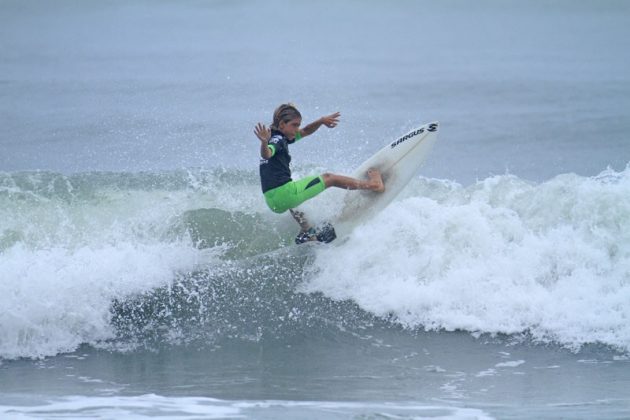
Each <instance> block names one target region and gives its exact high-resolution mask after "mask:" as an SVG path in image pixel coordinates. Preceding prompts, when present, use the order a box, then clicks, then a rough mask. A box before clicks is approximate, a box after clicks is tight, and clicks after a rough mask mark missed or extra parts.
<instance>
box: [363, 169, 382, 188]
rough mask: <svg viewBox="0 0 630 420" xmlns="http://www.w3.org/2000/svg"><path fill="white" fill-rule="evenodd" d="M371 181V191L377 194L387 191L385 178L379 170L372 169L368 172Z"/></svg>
mask: <svg viewBox="0 0 630 420" xmlns="http://www.w3.org/2000/svg"><path fill="white" fill-rule="evenodd" d="M367 175H368V179H369V189H370V190H372V191H375V192H383V191H385V184H383V178H382V177H381V172H380V171H379V170H378V169H374V168H370V169H368V171H367Z"/></svg>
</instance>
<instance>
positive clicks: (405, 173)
mask: <svg viewBox="0 0 630 420" xmlns="http://www.w3.org/2000/svg"><path fill="white" fill-rule="evenodd" d="M438 127H439V123H438V122H437V121H436V122H432V123H429V124H426V125H423V126H422V127H418V128H416V129H414V130H411V131H410V132H408V133H407V134H405V135H403V136H401V137H398V138H396V139H395V140H393V141H391V142H389V143H387V144H386V145H385V146H384V147H383V148H382V149H381V150H379V151H378V152H376V153H375V154H374V155H373V156H372V157H371V158H369V159H368V160H366V161H365V162H363V163H362V164H361V166H359V167H358V168H357V169H356V170H355V171H354V173H353V174H352V176H353V177H354V178H359V179H366V178H367V170H368V169H370V168H376V169H378V170H379V171H381V176H382V177H383V183H384V184H385V191H384V192H382V193H377V192H373V191H348V192H346V193H345V196H344V205H343V208H342V210H341V212H340V213H339V215H338V216H337V217H336V218H335V219H333V220H332V225H333V226H334V228H335V231H336V232H337V235H338V236H345V235H347V234H349V233H350V232H351V231H352V229H354V227H356V226H357V225H358V224H360V223H363V222H365V221H366V220H367V219H369V218H370V217H372V216H374V215H375V214H376V213H378V212H380V211H381V210H383V209H384V208H385V207H387V205H388V204H389V203H391V202H392V201H393V200H394V199H395V198H396V196H398V194H399V193H400V192H401V191H402V190H403V188H404V187H405V186H406V185H407V184H408V183H409V181H411V179H412V178H413V176H414V175H416V174H417V173H418V169H420V167H421V166H422V164H423V163H424V161H425V160H426V158H427V155H428V154H429V152H430V151H431V148H432V147H433V144H434V143H435V141H436V140H437V133H438Z"/></svg>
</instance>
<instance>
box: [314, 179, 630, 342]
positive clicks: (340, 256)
mask: <svg viewBox="0 0 630 420" xmlns="http://www.w3.org/2000/svg"><path fill="white" fill-rule="evenodd" d="M336 245H337V246H331V247H322V248H321V249H320V251H319V253H318V255H317V259H316V261H315V265H314V267H313V270H312V273H311V274H312V276H311V279H310V281H309V282H308V283H307V284H306V285H305V286H304V288H305V290H306V291H321V292H324V293H325V294H326V295H327V296H329V297H332V298H334V299H352V300H354V301H356V302H357V303H358V304H359V305H361V306H362V307H363V308H364V309H366V310H368V311H370V312H373V313H374V314H377V315H382V316H390V315H394V316H395V317H396V318H397V319H398V320H399V321H400V322H401V323H403V324H404V325H406V326H408V327H410V328H426V329H445V330H458V329H461V330H467V331H471V332H481V333H507V334H514V333H521V332H526V331H527V332H530V333H531V334H532V335H533V337H534V338H535V339H538V340H543V341H550V340H553V341H557V342H560V343H562V344H564V345H566V346H568V347H571V348H575V349H576V348H579V347H580V346H581V345H583V344H585V343H592V342H600V343H604V344H608V345H612V346H617V347H620V348H622V349H626V350H628V349H630V324H628V322H627V320H628V319H629V318H630V304H628V302H630V169H626V170H625V171H623V172H621V173H615V172H614V171H610V170H609V171H606V172H604V173H602V174H600V175H599V176H597V177H592V178H585V177H579V176H576V175H562V176H559V177H557V178H554V179H552V180H550V181H548V182H545V183H542V184H538V185H536V184H530V183H527V182H524V181H522V180H520V179H518V178H516V177H513V176H498V177H493V178H489V179H487V180H485V181H483V182H479V183H477V184H476V185H473V186H472V187H469V188H464V187H461V186H459V185H456V184H452V183H450V182H443V181H437V180H422V179H420V180H418V181H417V182H415V183H414V185H412V186H411V187H410V189H409V190H407V191H406V192H405V198H403V199H402V200H399V201H397V202H394V203H393V204H392V205H390V207H388V208H387V209H386V210H385V211H383V212H381V213H380V214H379V215H378V216H377V217H376V218H375V219H373V220H371V221H369V222H367V223H366V224H365V225H363V226H362V227H361V228H359V229H357V230H355V231H354V232H353V233H352V235H351V236H350V237H349V238H348V240H347V241H346V242H343V243H341V241H340V243H337V244H336Z"/></svg>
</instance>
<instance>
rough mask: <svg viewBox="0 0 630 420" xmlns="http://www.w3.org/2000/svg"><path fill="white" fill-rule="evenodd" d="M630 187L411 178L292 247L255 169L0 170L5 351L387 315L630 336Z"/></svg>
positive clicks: (148, 341)
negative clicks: (330, 230) (364, 214)
mask: <svg viewBox="0 0 630 420" xmlns="http://www.w3.org/2000/svg"><path fill="white" fill-rule="evenodd" d="M629 190H630V169H626V170H624V171H621V172H615V171H612V170H607V171H604V172H602V173H601V174H599V175H598V176H595V177H580V176H577V175H572V174H564V175H560V176H558V177H556V178H554V179H552V180H549V181H547V182H543V183H531V182H527V181H525V180H522V179H519V178H518V177H516V176H512V175H503V176H496V177H491V178H488V179H485V180H483V181H480V182H477V183H476V184H474V185H471V186H468V187H464V186H461V185H458V184H456V183H453V182H450V181H445V180H436V179H426V178H417V179H415V180H413V181H412V183H411V184H410V185H409V186H408V187H407V189H406V190H405V191H404V192H403V195H402V196H401V197H400V198H399V199H398V200H397V201H395V202H394V203H393V204H392V205H390V206H389V207H388V208H387V209H386V210H385V211H383V212H381V213H380V214H379V215H378V216H376V217H375V218H374V219H372V220H370V221H366V222H365V223H364V224H362V225H361V226H360V227H359V228H358V229H356V230H355V231H354V232H352V234H351V235H350V236H349V237H347V238H344V239H342V240H338V241H335V242H333V243H332V244H331V245H327V246H319V245H318V244H315V245H307V246H300V247H296V246H293V245H292V237H293V235H294V234H295V227H294V226H293V224H294V223H293V222H292V221H291V220H290V217H289V216H286V217H285V216H278V215H275V214H273V213H272V212H270V211H269V210H267V209H266V208H265V205H264V202H263V200H262V196H261V194H260V190H259V185H258V179H257V174H256V173H254V172H247V171H236V170H214V171H203V170H188V171H179V172H164V173H83V174H75V175H61V174H56V173H49V172H31V173H0V279H1V281H0V307H1V308H2V312H1V313H0V357H2V358H5V359H11V358H17V357H44V356H50V355H55V354H58V353H60V352H67V351H72V350H74V349H76V348H77V347H78V346H79V345H81V344H83V343H88V344H91V345H97V346H106V347H108V348H114V349H126V348H136V347H138V346H145V347H153V346H160V345H164V344H166V345H168V344H172V343H182V342H183V343H191V342H198V343H206V344H207V343H217V342H220V340H225V339H245V340H264V339H280V340H282V339H287V338H290V337H296V336H298V337H299V336H300V335H303V334H309V335H314V334H315V335H317V334H319V335H322V336H324V337H326V336H330V335H332V336H336V335H338V334H350V335H352V334H355V333H357V332H360V331H364V330H365V329H366V328H385V327H387V328H391V327H392V326H396V327H402V328H405V329H408V330H412V331H418V330H448V331H451V330H464V331H469V332H471V333H473V334H486V333H487V334H497V333H501V334H503V333H504V334H511V335H518V334H527V335H528V336H529V337H532V338H533V340H535V341H542V342H555V343H559V344H561V345H563V346H566V347H569V348H571V349H574V350H578V349H579V348H580V347H581V346H583V345H584V344H587V343H601V344H604V345H608V346H612V347H614V348H617V349H620V350H622V351H628V350H630V327H629V326H628V325H627V322H625V321H626V320H627V319H628V318H629V317H630V304H628V302H630V299H629V298H630V194H629V193H630V191H629ZM335 198H336V196H335V194H333V193H326V194H324V195H322V196H321V198H320V197H318V198H317V200H319V202H318V205H319V206H320V207H322V208H330V207H331V206H332V204H334V203H333V202H334V200H335ZM324 212H325V211H324Z"/></svg>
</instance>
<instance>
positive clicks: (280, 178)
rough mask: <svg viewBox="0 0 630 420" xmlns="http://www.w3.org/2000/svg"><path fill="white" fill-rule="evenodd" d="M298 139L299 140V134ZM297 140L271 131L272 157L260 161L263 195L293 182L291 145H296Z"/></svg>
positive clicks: (270, 146) (270, 145)
mask: <svg viewBox="0 0 630 420" xmlns="http://www.w3.org/2000/svg"><path fill="white" fill-rule="evenodd" d="M296 139H298V140H299V133H298V136H296ZM296 139H293V140H289V138H288V137H287V136H285V135H284V134H282V133H281V132H280V131H277V130H271V138H270V139H269V148H270V149H271V153H272V155H271V157H270V158H269V159H262V158H261V159H260V185H261V186H262V191H263V193H266V192H267V191H269V190H272V189H274V188H277V187H280V186H281V185H284V184H286V183H287V182H291V181H292V179H291V168H290V167H289V164H290V163H291V155H289V144H293V143H295V141H296Z"/></svg>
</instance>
